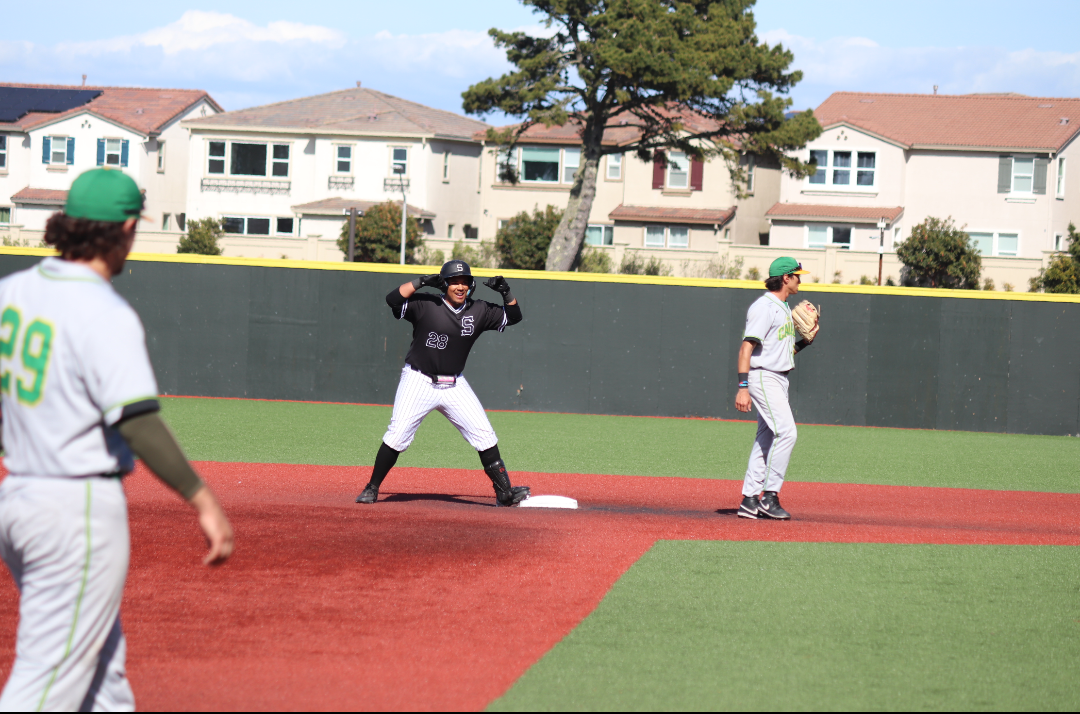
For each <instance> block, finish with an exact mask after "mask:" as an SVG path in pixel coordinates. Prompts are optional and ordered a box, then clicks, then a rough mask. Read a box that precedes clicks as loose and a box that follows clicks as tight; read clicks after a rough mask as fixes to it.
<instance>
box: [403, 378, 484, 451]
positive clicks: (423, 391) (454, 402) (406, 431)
mask: <svg viewBox="0 0 1080 714" xmlns="http://www.w3.org/2000/svg"><path fill="white" fill-rule="evenodd" d="M433 411H438V412H439V413H440V414H442V415H443V416H444V417H446V418H447V419H449V420H450V423H451V424H453V425H454V426H455V427H457V430H458V431H460V432H461V435H462V436H464V437H465V441H467V442H469V444H470V445H471V446H472V447H473V448H474V449H476V450H477V451H484V450H485V449H490V448H491V447H493V446H495V444H497V443H498V442H499V439H498V437H496V436H495V430H494V429H492V428H491V422H490V421H488V418H487V414H485V413H484V407H483V405H482V404H480V400H479V399H477V398H476V394H474V393H473V390H472V387H470V386H469V383H468V381H466V379H465V377H458V378H457V383H456V384H455V385H454V386H452V387H448V386H442V385H435V384H432V383H431V380H430V379H429V378H428V377H425V376H424V375H422V374H420V373H419V372H417V371H416V370H414V369H411V368H410V367H408V366H406V367H405V368H404V369H402V370H401V381H400V382H398V388H397V394H395V395H394V414H393V416H392V417H391V418H390V427H389V428H388V429H387V430H386V434H385V435H384V436H383V443H384V444H386V445H387V446H389V447H390V448H391V449H393V450H394V451H404V450H405V449H407V448H409V444H411V443H412V441H413V439H414V438H415V437H416V430H417V429H419V428H420V422H422V421H424V417H426V416H427V415H428V414H430V413H431V412H433Z"/></svg>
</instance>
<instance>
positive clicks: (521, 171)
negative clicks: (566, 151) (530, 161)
mask: <svg viewBox="0 0 1080 714" xmlns="http://www.w3.org/2000/svg"><path fill="white" fill-rule="evenodd" d="M552 148H554V149H555V150H556V151H558V152H559V162H558V165H557V168H556V174H555V180H554V181H539V180H537V179H526V178H525V158H524V156H525V149H552ZM515 158H516V159H517V164H516V167H515V168H516V170H517V175H518V180H519V181H520V182H521V183H525V184H530V185H535V186H559V185H561V184H562V170H563V150H562V147H552V146H544V145H542V144H541V145H539V146H519V147H517V156H516V157H515Z"/></svg>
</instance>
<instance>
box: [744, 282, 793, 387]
mask: <svg viewBox="0 0 1080 714" xmlns="http://www.w3.org/2000/svg"><path fill="white" fill-rule="evenodd" d="M743 340H751V341H753V342H756V343H757V344H756V345H755V346H754V351H753V353H751V355H750V369H767V370H769V371H770V372H787V371H789V370H792V369H795V323H794V322H792V321H791V308H790V307H788V304H787V303H786V302H784V301H783V300H781V299H780V298H778V297H776V296H775V295H773V294H772V293H765V294H764V295H762V296H761V297H759V298H758V299H757V300H755V301H754V304H752V305H751V306H750V309H749V310H747V311H746V331H745V332H743Z"/></svg>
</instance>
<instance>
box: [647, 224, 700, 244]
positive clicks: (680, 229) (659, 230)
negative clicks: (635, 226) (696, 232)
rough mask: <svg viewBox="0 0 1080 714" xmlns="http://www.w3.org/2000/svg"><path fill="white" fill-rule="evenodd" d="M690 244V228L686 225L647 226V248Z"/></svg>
mask: <svg viewBox="0 0 1080 714" xmlns="http://www.w3.org/2000/svg"><path fill="white" fill-rule="evenodd" d="M689 245H690V229H689V228H687V227H686V226H646V227H645V247H646V248H664V247H667V248H687V247H689Z"/></svg>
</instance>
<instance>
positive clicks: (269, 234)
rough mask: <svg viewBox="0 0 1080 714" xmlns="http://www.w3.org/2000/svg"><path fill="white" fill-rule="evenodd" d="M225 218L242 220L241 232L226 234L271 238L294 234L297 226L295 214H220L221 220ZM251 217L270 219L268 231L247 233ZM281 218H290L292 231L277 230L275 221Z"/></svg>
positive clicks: (228, 234)
mask: <svg viewBox="0 0 1080 714" xmlns="http://www.w3.org/2000/svg"><path fill="white" fill-rule="evenodd" d="M227 218H239V219H242V220H243V221H244V232H243V233H228V232H227V233H226V234H225V235H227V236H254V237H256V238H273V237H275V236H295V235H296V228H297V219H296V216H252V215H245V214H238V213H227V214H222V215H221V219H222V220H225V219H227ZM253 218H254V219H260V220H267V221H270V230H269V232H267V233H249V232H248V230H247V228H248V221H250V220H251V219H253ZM281 218H287V219H290V220H291V221H292V222H293V232H292V233H281V232H280V231H278V224H277V222H278V219H281Z"/></svg>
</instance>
